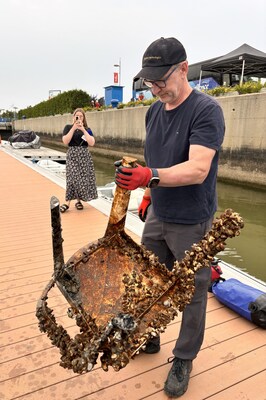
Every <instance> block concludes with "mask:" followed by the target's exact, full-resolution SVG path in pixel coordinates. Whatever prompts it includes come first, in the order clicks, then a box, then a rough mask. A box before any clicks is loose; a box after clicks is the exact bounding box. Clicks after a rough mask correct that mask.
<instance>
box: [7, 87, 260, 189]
mask: <svg viewBox="0 0 266 400" xmlns="http://www.w3.org/2000/svg"><path fill="white" fill-rule="evenodd" d="M217 101H218V102H219V103H220V105H221V107H222V108H223V111H224V116H225V122H226V135H225V139H224V143H223V147H222V154H221V162H220V169H219V175H220V177H221V178H224V179H226V180H227V179H230V180H231V179H233V180H235V181H239V182H241V183H245V182H246V183H252V184H253V185H257V186H264V185H266V157H265V155H266V138H265V136H266V93H255V94H247V95H236V96H226V97H218V98H217ZM147 110H148V107H143V106H140V107H136V108H134V107H130V108H124V109H110V110H105V111H94V112H87V113H86V118H87V121H88V124H89V126H90V127H91V129H92V130H93V132H94V135H95V138H96V148H95V149H94V152H95V151H97V149H99V152H101V153H103V152H105V153H106V154H108V153H109V152H115V151H117V152H120V153H121V151H123V152H125V151H126V152H127V153H131V154H132V153H133V154H134V153H135V154H143V143H144V140H145V114H146V112H147ZM71 122H72V116H71V114H65V115H57V116H53V117H42V118H33V119H26V120H18V121H15V130H16V131H18V130H33V131H35V132H36V133H38V134H39V135H40V136H41V138H42V140H43V141H44V143H45V141H48V142H49V141H53V142H58V143H62V142H61V135H62V129H63V127H64V126H65V125H66V124H67V123H71Z"/></svg>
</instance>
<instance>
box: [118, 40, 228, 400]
mask: <svg viewBox="0 0 266 400" xmlns="http://www.w3.org/2000/svg"><path fill="white" fill-rule="evenodd" d="M187 73H188V62H187V56H186V51H185V49H184V47H183V45H182V44H181V43H180V42H179V41H178V40H177V39H175V38H160V39H158V40H156V41H155V42H153V43H151V45H150V46H149V47H148V48H147V50H146V51H145V53H144V55H143V59H142V70H141V71H140V72H139V73H138V75H137V76H136V78H135V79H138V78H143V79H144V83H145V84H146V85H147V86H148V87H150V88H151V91H152V93H153V95H155V96H157V97H158V98H159V100H158V101H156V102H155V103H153V104H152V105H151V106H150V108H149V110H148V111H147V114H146V141H145V149H144V155H145V161H146V165H147V167H142V166H141V165H138V166H137V167H136V168H133V169H130V170H129V169H128V168H124V167H122V166H119V167H118V168H117V170H116V183H117V185H119V186H120V187H122V188H125V189H129V190H134V189H136V188H137V187H139V186H146V190H145V195H144V197H143V201H142V203H141V205H140V207H139V216H140V218H141V219H142V220H143V221H145V219H146V223H145V226H144V230H143V236H142V243H143V244H144V245H145V247H146V248H147V249H149V250H151V251H153V252H154V253H155V254H156V255H157V256H158V257H159V260H160V262H161V263H165V265H166V266H167V268H169V269H170V270H171V269H172V268H173V264H174V262H175V260H181V259H182V258H183V257H184V252H185V250H187V249H189V248H190V246H191V245H192V244H193V243H196V242H198V241H199V240H201V239H202V237H203V236H204V235H205V233H206V232H207V231H208V230H209V229H210V228H211V224H212V220H213V216H214V213H215V211H216V207H217V197H216V179H217V166H218V157H219V150H220V147H221V144H222V141H223V137H224V130H225V127H224V118H223V113H222V110H221V108H220V106H219V104H218V103H217V102H216V101H215V100H214V99H213V98H211V97H210V96H207V95H206V94H204V93H201V92H199V91H197V90H193V89H192V88H191V87H190V85H189V83H188V80H187ZM146 217H147V218H146ZM209 280H210V270H209V269H207V268H204V269H202V270H200V271H199V272H198V273H197V274H196V279H195V294H194V296H193V299H192V302H191V303H190V304H189V305H187V307H186V308H185V310H184V312H183V316H182V323H181V328H180V333H179V337H178V339H177V341H176V344H175V347H174V349H173V355H174V357H173V358H172V359H171V360H170V359H168V361H169V362H172V367H171V370H170V372H169V374H168V377H167V380H166V382H165V386H164V391H165V393H166V394H167V395H168V396H170V397H179V396H181V395H183V394H184V393H185V392H186V390H187V387H188V382H189V376H190V372H191V370H192V360H194V359H195V358H196V356H197V354H198V352H199V350H200V347H201V345H202V342H203V336H204V329H205V318H206V306H207V290H208V284H209ZM159 350H160V342H159V338H157V341H151V342H149V343H148V344H147V347H146V352H148V353H155V352H157V351H159Z"/></svg>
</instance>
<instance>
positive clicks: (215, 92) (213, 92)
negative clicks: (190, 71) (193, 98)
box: [206, 86, 230, 96]
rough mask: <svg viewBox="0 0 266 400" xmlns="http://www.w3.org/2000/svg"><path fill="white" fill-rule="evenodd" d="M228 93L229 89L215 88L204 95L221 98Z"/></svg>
mask: <svg viewBox="0 0 266 400" xmlns="http://www.w3.org/2000/svg"><path fill="white" fill-rule="evenodd" d="M229 91H230V88H229V87H226V86H216V87H215V88H213V89H210V90H207V91H206V93H207V94H209V95H210V96H222V95H224V94H225V93H228V92H229Z"/></svg>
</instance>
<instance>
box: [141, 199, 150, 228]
mask: <svg viewBox="0 0 266 400" xmlns="http://www.w3.org/2000/svg"><path fill="white" fill-rule="evenodd" d="M150 204H151V196H145V195H144V196H143V198H142V201H141V203H140V205H139V208H138V214H139V217H140V219H141V221H143V222H145V221H146V217H147V212H148V208H149V206H150Z"/></svg>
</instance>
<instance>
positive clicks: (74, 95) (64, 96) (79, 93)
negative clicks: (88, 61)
mask: <svg viewBox="0 0 266 400" xmlns="http://www.w3.org/2000/svg"><path fill="white" fill-rule="evenodd" d="M91 100H92V97H91V96H90V95H89V94H88V93H86V92H84V91H83V90H70V91H68V92H63V93H61V94H58V95H57V96H55V97H52V98H51V99H49V100H46V101H42V102H41V103H39V104H36V105H35V106H33V107H31V106H30V107H28V108H25V109H22V110H19V112H18V117H19V118H22V117H23V116H25V117H26V118H37V117H44V116H49V115H57V114H66V113H72V112H73V111H74V110H75V109H76V108H79V107H81V108H84V107H85V106H88V105H89V104H90V102H91Z"/></svg>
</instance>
